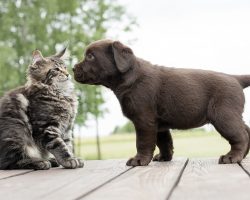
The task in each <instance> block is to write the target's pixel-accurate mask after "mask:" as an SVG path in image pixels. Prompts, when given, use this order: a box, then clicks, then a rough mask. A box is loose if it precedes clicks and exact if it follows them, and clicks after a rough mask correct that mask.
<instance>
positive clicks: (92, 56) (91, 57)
mask: <svg viewBox="0 0 250 200" xmlns="http://www.w3.org/2000/svg"><path fill="white" fill-rule="evenodd" d="M86 59H87V60H88V61H92V60H94V59H95V57H94V55H93V54H92V53H88V54H87V55H86Z"/></svg>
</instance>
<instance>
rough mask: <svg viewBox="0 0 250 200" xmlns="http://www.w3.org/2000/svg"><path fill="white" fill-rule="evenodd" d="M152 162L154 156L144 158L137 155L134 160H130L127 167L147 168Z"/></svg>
mask: <svg viewBox="0 0 250 200" xmlns="http://www.w3.org/2000/svg"><path fill="white" fill-rule="evenodd" d="M151 160H152V156H142V155H136V156H135V157H133V158H130V159H129V160H128V161H127V163H126V165H127V166H145V165H148V164H149V163H150V161H151Z"/></svg>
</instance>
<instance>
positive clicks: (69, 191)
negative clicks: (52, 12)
mask: <svg viewBox="0 0 250 200" xmlns="http://www.w3.org/2000/svg"><path fill="white" fill-rule="evenodd" d="M217 161H218V158H216V159H186V158H176V159H174V160H173V161H172V162H164V163H159V162H152V163H150V165H149V166H146V167H134V168H131V167H126V166H125V163H126V161H125V160H104V161H86V162H85V167H84V168H82V169H76V170H69V169H62V168H54V169H51V170H47V171H32V170H15V171H1V170H0V199H3V200H8V199H10V200H19V199H25V200H29V199H32V200H39V199H46V200H50V199H56V200H58V199H60V200H63V199H65V200H69V199H88V200H98V199H101V200H105V199H108V200H113V199H114V200H133V199H138V200H140V199H143V200H144V199H145V200H147V199H150V200H152V199H156V200H161V199H164V200H166V199H171V200H179V199H185V200H188V199H192V200H196V199H197V200H205V199H213V200H215V199H218V200H222V199H227V200H231V199H235V200H245V199H246V200H249V199H250V158H248V159H245V160H244V161H243V162H242V164H240V165H238V164H233V165H218V164H217Z"/></svg>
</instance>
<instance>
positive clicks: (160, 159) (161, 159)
mask: <svg viewBox="0 0 250 200" xmlns="http://www.w3.org/2000/svg"><path fill="white" fill-rule="evenodd" d="M170 160H172V155H162V154H161V153H159V154H156V155H155V156H154V158H153V161H158V162H164V161H170Z"/></svg>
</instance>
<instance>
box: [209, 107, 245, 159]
mask: <svg viewBox="0 0 250 200" xmlns="http://www.w3.org/2000/svg"><path fill="white" fill-rule="evenodd" d="M211 123H212V124H213V125H214V127H215V129H216V130H217V131H218V132H219V133H220V134H221V135H222V136H223V137H224V138H225V139H226V140H228V142H229V144H230V145H231V150H230V151H229V152H228V153H227V154H226V155H223V156H221V157H220V159H219V163H220V164H229V163H237V162H241V161H242V159H243V158H244V156H245V154H246V152H247V151H248V149H249V135H248V132H247V131H246V126H245V123H244V122H243V120H242V117H241V115H240V114H238V113H237V111H235V112H234V110H232V108H219V109H217V110H216V115H215V116H214V119H213V120H212V121H211Z"/></svg>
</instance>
